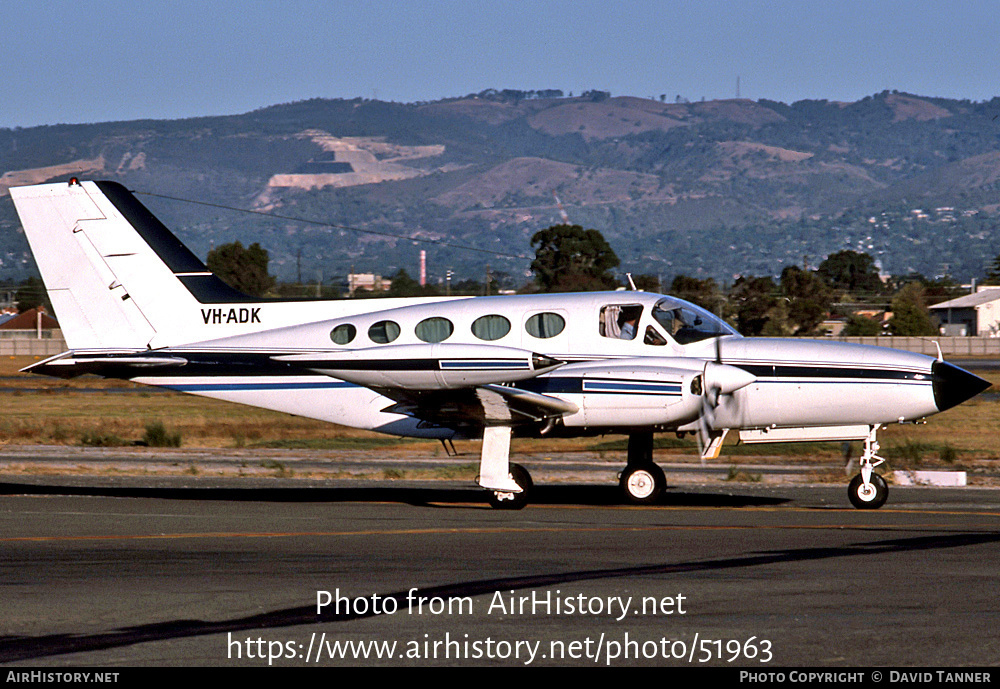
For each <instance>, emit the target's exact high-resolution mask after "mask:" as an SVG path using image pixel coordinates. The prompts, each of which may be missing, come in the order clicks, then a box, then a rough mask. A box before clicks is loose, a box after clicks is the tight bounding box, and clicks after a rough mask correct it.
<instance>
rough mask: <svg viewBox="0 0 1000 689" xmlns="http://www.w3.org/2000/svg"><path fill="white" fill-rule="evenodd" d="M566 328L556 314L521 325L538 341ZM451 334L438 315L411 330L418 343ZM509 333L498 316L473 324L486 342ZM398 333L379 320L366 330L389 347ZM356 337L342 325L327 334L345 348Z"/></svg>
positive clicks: (350, 328)
mask: <svg viewBox="0 0 1000 689" xmlns="http://www.w3.org/2000/svg"><path fill="white" fill-rule="evenodd" d="M565 328H566V320H565V319H564V318H563V317H562V316H560V315H559V314H557V313H536V314H535V315H534V316H532V317H531V318H529V319H528V320H527V322H525V324H524V329H525V330H527V331H528V334H529V335H531V336H532V337H537V338H539V339H547V338H550V337H555V336H556V335H558V334H559V333H561V332H562V331H563V330H564V329H565ZM453 332H455V326H454V324H453V323H452V322H451V321H449V320H448V319H447V318H441V317H440V316H434V317H432V318H425V319H424V320H422V321H420V322H419V323H417V327H416V328H414V334H415V335H416V336H417V338H418V339H419V340H421V341H423V342H431V343H433V342H444V341H445V340H447V339H448V338H449V337H451V335H452V333H453ZM509 332H510V321H509V320H507V319H506V318H504V317H503V316H500V315H497V314H491V315H489V316H481V317H479V318H477V319H476V320H475V321H473V322H472V334H473V335H475V336H476V337H478V338H479V339H480V340H485V341H487V342H492V341H493V340H499V339H501V338H502V337H506V335H507V333H509ZM399 333H400V329H399V324H398V323H396V322H395V321H379V322H378V323H374V324H372V326H371V327H370V328H368V339H369V340H371V341H372V342H374V343H375V344H389V343H390V342H392V341H394V340H395V339H396V338H397V337H399ZM357 334H358V329H357V328H355V327H354V326H353V325H351V324H350V323H344V324H342V325H338V326H337V327H336V328H334V329H333V330H332V331H330V339H331V340H333V343H334V344H338V345H346V344H350V343H351V342H353V341H354V338H355V337H356V336H357Z"/></svg>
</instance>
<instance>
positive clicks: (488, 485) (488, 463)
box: [479, 426, 534, 510]
mask: <svg viewBox="0 0 1000 689" xmlns="http://www.w3.org/2000/svg"><path fill="white" fill-rule="evenodd" d="M510 435H511V429H510V426H487V427H486V428H484V429H483V456H482V459H481V460H480V465H479V485H480V486H482V487H483V488H485V489H486V490H488V491H489V501H490V505H491V506H492V507H493V508H494V509H498V510H519V509H521V508H523V507H524V506H525V505H527V504H528V500H529V498H530V495H531V490H532V488H533V487H534V484H533V483H532V482H531V474H529V473H528V470H527V469H525V468H524V467H523V466H521V465H520V464H511V463H510V462H509V461H508V458H509V457H510Z"/></svg>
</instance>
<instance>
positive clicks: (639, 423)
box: [10, 179, 990, 509]
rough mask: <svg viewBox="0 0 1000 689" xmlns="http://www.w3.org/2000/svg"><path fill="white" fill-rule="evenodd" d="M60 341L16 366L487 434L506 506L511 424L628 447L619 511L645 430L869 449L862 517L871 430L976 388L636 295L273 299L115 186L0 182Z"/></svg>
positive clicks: (960, 378) (415, 432)
mask: <svg viewBox="0 0 1000 689" xmlns="http://www.w3.org/2000/svg"><path fill="white" fill-rule="evenodd" d="M10 193H11V196H12V197H13V199H14V203H15V204H16V206H17V211H18V214H19V215H20V217H21V222H22V224H23V226H24V230H25V232H26V234H27V237H28V240H29V242H30V244H31V249H32V251H33V253H34V255H35V259H36V261H37V263H38V267H39V270H40V271H41V274H42V278H43V280H44V282H45V285H46V288H47V289H48V294H49V297H50V299H51V301H52V305H53V307H54V308H55V310H56V313H57V315H58V317H59V321H60V324H61V326H62V329H63V333H64V335H65V337H66V342H67V344H68V346H69V351H67V352H65V353H63V354H60V355H58V356H55V357H52V358H50V359H47V360H45V361H41V362H39V363H37V364H34V365H32V366H29V367H28V368H27V369H25V370H28V371H32V372H35V373H43V374H48V375H55V376H63V377H72V376H76V375H80V374H83V373H93V374H98V375H101V376H107V377H114V378H125V379H128V380H132V381H136V382H139V383H146V384H149V385H159V386H163V387H167V388H171V389H174V390H180V391H182V392H188V393H192V394H195V395H204V396H206V397H215V398H218V399H223V400H229V401H231V402H239V403H241V404H249V405H253V406H257V407H264V408H267V409H275V410H278V411H283V412H288V413H291V414H298V415H300V416H306V417H310V418H314V419H321V420H324V421H331V422H335V423H339V424H344V425H347V426H353V427H356V428H364V429H370V430H374V431H380V432H383V433H390V434H395V435H399V436H408V437H418V438H438V439H442V440H451V439H460V438H480V437H481V438H482V439H483V443H482V459H481V463H480V470H479V485H480V486H482V487H483V488H485V489H486V490H487V491H490V502H491V504H493V506H494V507H498V508H514V509H516V508H520V507H522V506H524V505H525V504H526V502H527V500H528V496H529V494H530V492H531V489H532V482H531V477H530V476H529V474H528V472H527V471H526V470H525V469H524V468H522V467H520V466H519V465H517V464H511V463H509V462H508V457H509V451H510V439H511V436H512V434H514V433H517V434H518V435H523V436H541V435H553V436H557V435H558V436H580V435H593V434H599V433H623V434H627V435H628V436H629V443H628V460H627V464H626V467H625V470H624V471H623V472H622V474H621V488H622V490H623V492H624V495H625V497H626V499H627V500H629V501H631V502H634V503H640V504H642V503H653V502H655V501H656V500H657V499H658V498H659V497H660V494H661V493H662V491H663V489H664V487H665V485H666V481H665V478H664V475H663V472H662V471H661V470H660V469H659V467H657V466H656V464H654V463H653V459H652V449H653V434H654V433H658V432H666V431H672V432H676V433H679V434H684V433H693V434H695V435H696V436H697V437H698V439H699V440H700V446H701V448H702V456H703V457H717V456H718V454H719V451H720V449H721V446H722V442H723V439H724V438H725V437H726V434H727V433H728V432H729V431H736V432H738V434H739V438H740V440H741V441H743V442H746V443H763V442H793V441H815V440H827V441H832V440H863V441H864V453H863V454H862V456H861V458H860V473H859V474H858V475H857V476H856V477H855V478H854V479H853V480H852V481H851V483H850V487H849V496H850V500H851V502H852V503H853V504H854V506H855V507H859V508H871V509H873V508H878V507H880V506H881V505H882V504H883V503H884V502H885V500H886V496H887V492H888V489H887V486H886V483H885V480H884V479H882V478H881V476H879V475H878V474H877V473H875V472H873V468H874V467H875V466H877V465H878V464H880V463H881V462H882V461H884V460H883V459H882V458H881V457H879V456H878V454H877V452H878V443H877V442H876V432H877V431H878V429H879V428H880V427H881V426H883V425H885V424H890V423H904V422H908V421H915V420H919V419H923V418H924V417H926V416H930V415H931V414H936V413H937V412H939V411H943V410H945V409H948V408H950V407H953V406H955V405H957V404H959V403H961V402H963V401H965V400H967V399H969V398H970V397H972V396H974V395H976V394H978V393H979V392H981V391H983V390H985V389H986V388H987V387H989V385H990V383H989V382H987V381H985V380H983V379H981V378H979V377H977V376H974V375H972V374H971V373H968V372H966V371H964V370H962V369H960V368H958V367H956V366H953V365H951V364H949V363H946V362H945V361H943V360H942V359H941V358H940V357H938V358H937V359H934V358H931V357H927V356H922V355H919V354H912V353H908V352H901V351H896V350H892V349H884V348H881V347H868V346H861V345H852V344H843V343H835V342H820V341H808V340H794V339H763V338H761V339H758V338H752V339H751V338H744V337H741V336H740V335H739V334H738V333H736V332H735V331H734V330H733V329H732V328H730V327H729V326H728V325H727V324H726V323H725V322H723V321H722V320H720V319H719V318H717V317H716V316H714V315H712V314H711V313H709V312H707V311H705V310H703V309H701V308H699V307H697V306H694V305H693V304H690V303H688V302H685V301H682V300H680V299H675V298H673V297H669V296H663V295H657V294H648V293H645V292H638V291H632V292H595V293H584V294H537V295H520V296H496V297H464V298H451V299H384V300H378V301H371V300H338V301H296V302H288V301H275V300H261V299H255V298H251V297H248V296H246V295H244V294H241V293H239V292H237V291H235V290H233V289H231V288H230V287H228V286H226V285H225V284H224V283H223V282H222V281H221V280H219V279H218V278H217V277H216V276H215V275H213V274H212V273H211V272H209V271H208V269H207V268H206V267H205V265H204V264H203V263H202V262H201V261H200V260H199V259H198V258H197V257H196V256H195V255H194V254H193V253H192V252H191V251H189V250H188V249H187V247H185V246H184V245H183V244H182V243H181V242H180V241H179V240H178V239H177V238H176V237H175V236H174V235H173V234H171V233H170V231H169V230H167V228H166V227H164V226H163V225H162V224H161V223H160V222H159V221H158V220H157V219H156V218H155V217H153V215H152V214H151V213H150V212H149V211H148V210H147V209H146V208H145V207H144V206H143V205H142V204H141V203H139V202H138V201H137V200H136V199H135V197H134V196H133V195H132V194H131V193H129V192H128V191H127V190H126V189H125V188H124V187H123V186H121V185H120V184H117V183H115V182H82V183H81V182H78V181H77V180H75V179H74V180H71V181H70V183H69V184H65V183H60V184H44V185H38V186H30V187H20V188H12V189H11V190H10Z"/></svg>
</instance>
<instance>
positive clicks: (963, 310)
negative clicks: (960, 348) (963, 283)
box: [930, 286, 1000, 337]
mask: <svg viewBox="0 0 1000 689" xmlns="http://www.w3.org/2000/svg"><path fill="white" fill-rule="evenodd" d="M930 310H931V313H932V314H934V315H935V316H936V317H937V320H938V324H939V325H940V328H941V334H942V335H950V336H958V337H965V336H978V337H1000V287H995V286H981V287H980V288H979V290H978V291H976V292H975V293H974V294H966V295H965V296H962V297H958V298H957V299H951V300H949V301H943V302H941V303H940V304H935V305H934V306H932V307H930Z"/></svg>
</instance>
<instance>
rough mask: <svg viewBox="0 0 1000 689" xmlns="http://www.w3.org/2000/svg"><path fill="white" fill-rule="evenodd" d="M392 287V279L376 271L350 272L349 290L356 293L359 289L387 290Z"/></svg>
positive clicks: (368, 290) (348, 278)
mask: <svg viewBox="0 0 1000 689" xmlns="http://www.w3.org/2000/svg"><path fill="white" fill-rule="evenodd" d="M390 287H392V280H391V279H390V278H384V277H382V276H381V275H375V274H374V273H348V274H347V290H348V291H349V292H350V293H351V294H354V293H355V292H356V291H358V290H365V291H366V292H386V291H388V289H389V288H390Z"/></svg>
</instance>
